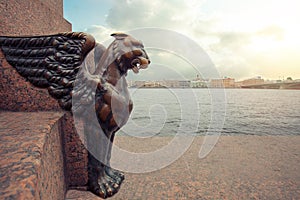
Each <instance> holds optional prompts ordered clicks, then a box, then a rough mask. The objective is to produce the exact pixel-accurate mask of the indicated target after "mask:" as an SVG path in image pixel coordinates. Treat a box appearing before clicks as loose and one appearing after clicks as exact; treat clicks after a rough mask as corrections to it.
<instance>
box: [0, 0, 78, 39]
mask: <svg viewBox="0 0 300 200" xmlns="http://www.w3.org/2000/svg"><path fill="white" fill-rule="evenodd" d="M0 21H1V23H0V35H15V36H20V35H45V34H54V33H58V32H65V31H71V30H72V25H71V23H69V22H68V21H67V20H65V19H64V18H63V1H62V0H22V1H20V0H1V1H0Z"/></svg>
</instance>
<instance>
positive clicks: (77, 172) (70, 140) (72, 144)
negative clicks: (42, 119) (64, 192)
mask: <svg viewBox="0 0 300 200" xmlns="http://www.w3.org/2000/svg"><path fill="white" fill-rule="evenodd" d="M79 126H80V124H77V127H75V126H74V121H73V117H72V115H71V113H66V114H65V115H64V117H63V119H62V121H61V127H62V131H63V133H64V147H65V155H66V157H65V159H66V172H67V182H68V185H69V186H70V187H71V188H82V189H85V187H84V186H86V184H87V181H88V171H87V165H88V153H87V149H86V148H85V146H84V145H83V142H84V141H83V140H84V137H79V135H78V134H77V131H76V128H80V127H79Z"/></svg>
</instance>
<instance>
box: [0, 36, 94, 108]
mask: <svg viewBox="0 0 300 200" xmlns="http://www.w3.org/2000/svg"><path fill="white" fill-rule="evenodd" d="M94 46H95V39H94V38H93V37H92V36H90V35H88V34H86V33H81V32H68V33H61V34H57V35H49V36H36V37H6V36H5V37H2V36H0V47H1V49H2V51H3V53H4V55H5V58H6V60H7V61H8V63H9V64H11V65H12V66H13V67H15V68H16V70H17V71H18V73H19V74H20V75H21V76H23V77H25V78H26V79H27V80H28V81H29V82H30V83H32V84H33V85H34V86H37V87H40V88H47V89H48V91H49V94H50V95H51V96H52V97H54V98H55V99H57V100H58V102H59V105H60V106H61V107H62V108H63V109H65V110H71V107H72V97H71V92H72V90H73V86H74V81H75V79H76V75H77V73H78V71H79V68H80V65H81V63H82V62H83V60H84V58H85V56H86V55H87V54H88V52H89V51H91V50H92V49H93V48H94Z"/></svg>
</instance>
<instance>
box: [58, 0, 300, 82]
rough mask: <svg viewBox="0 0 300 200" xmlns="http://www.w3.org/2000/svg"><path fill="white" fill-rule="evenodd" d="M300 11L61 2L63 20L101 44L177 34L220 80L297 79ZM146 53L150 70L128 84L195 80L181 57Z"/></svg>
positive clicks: (208, 3)
mask: <svg viewBox="0 0 300 200" xmlns="http://www.w3.org/2000/svg"><path fill="white" fill-rule="evenodd" d="M299 8H300V1H298V0H251V1H248V0H247V1H246V0H164V1H161V0H151V1H150V0H112V1H111V0H85V1H81V0H64V17H65V18H66V19H67V20H68V21H69V22H71V23H72V26H73V31H84V32H88V33H90V34H92V35H93V36H94V37H95V38H96V40H97V41H98V42H99V43H105V41H107V40H108V39H109V38H110V37H109V35H110V34H111V33H113V32H130V31H131V30H134V29H139V28H145V27H155V28H161V29H167V30H172V31H175V32H178V33H179V34H183V35H184V36H186V37H188V38H190V39H191V40H193V41H194V42H195V43H197V44H198V45H199V46H200V47H201V48H203V49H204V51H205V52H206V53H207V55H208V56H209V58H210V59H211V61H212V62H213V63H214V66H215V67H216V69H217V71H218V72H219V75H220V77H233V78H235V79H236V80H242V79H247V78H253V77H257V76H261V77H262V78H264V79H286V78H287V77H292V78H293V79H300V37H299V36H300V12H299V11H298V10H299ZM158 40H159V38H158ZM170 40H172V38H170ZM172 42H174V43H176V41H172ZM146 50H147V47H146ZM149 51H150V53H149V54H150V55H149V56H150V58H151V61H152V64H151V65H152V66H153V67H152V66H150V67H149V69H147V70H148V71H147V73H143V72H140V74H139V75H138V76H135V75H132V74H129V78H130V79H154V80H159V79H179V78H180V76H178V74H180V75H182V76H184V77H186V78H190V79H191V78H193V77H195V76H196V74H197V72H196V71H195V70H193V67H191V66H190V64H189V63H188V62H187V61H186V60H184V59H180V56H179V57H177V58H175V57H174V55H172V54H170V53H169V52H166V51H165V52H154V51H151V50H149ZM162 66H163V67H162ZM174 70H175V71H176V73H173V72H174Z"/></svg>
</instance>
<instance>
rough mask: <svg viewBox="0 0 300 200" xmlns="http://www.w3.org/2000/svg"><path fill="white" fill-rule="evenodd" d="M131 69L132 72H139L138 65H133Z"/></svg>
mask: <svg viewBox="0 0 300 200" xmlns="http://www.w3.org/2000/svg"><path fill="white" fill-rule="evenodd" d="M132 71H133V72H134V73H136V74H137V73H139V68H138V67H136V66H134V67H133V68H132Z"/></svg>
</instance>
